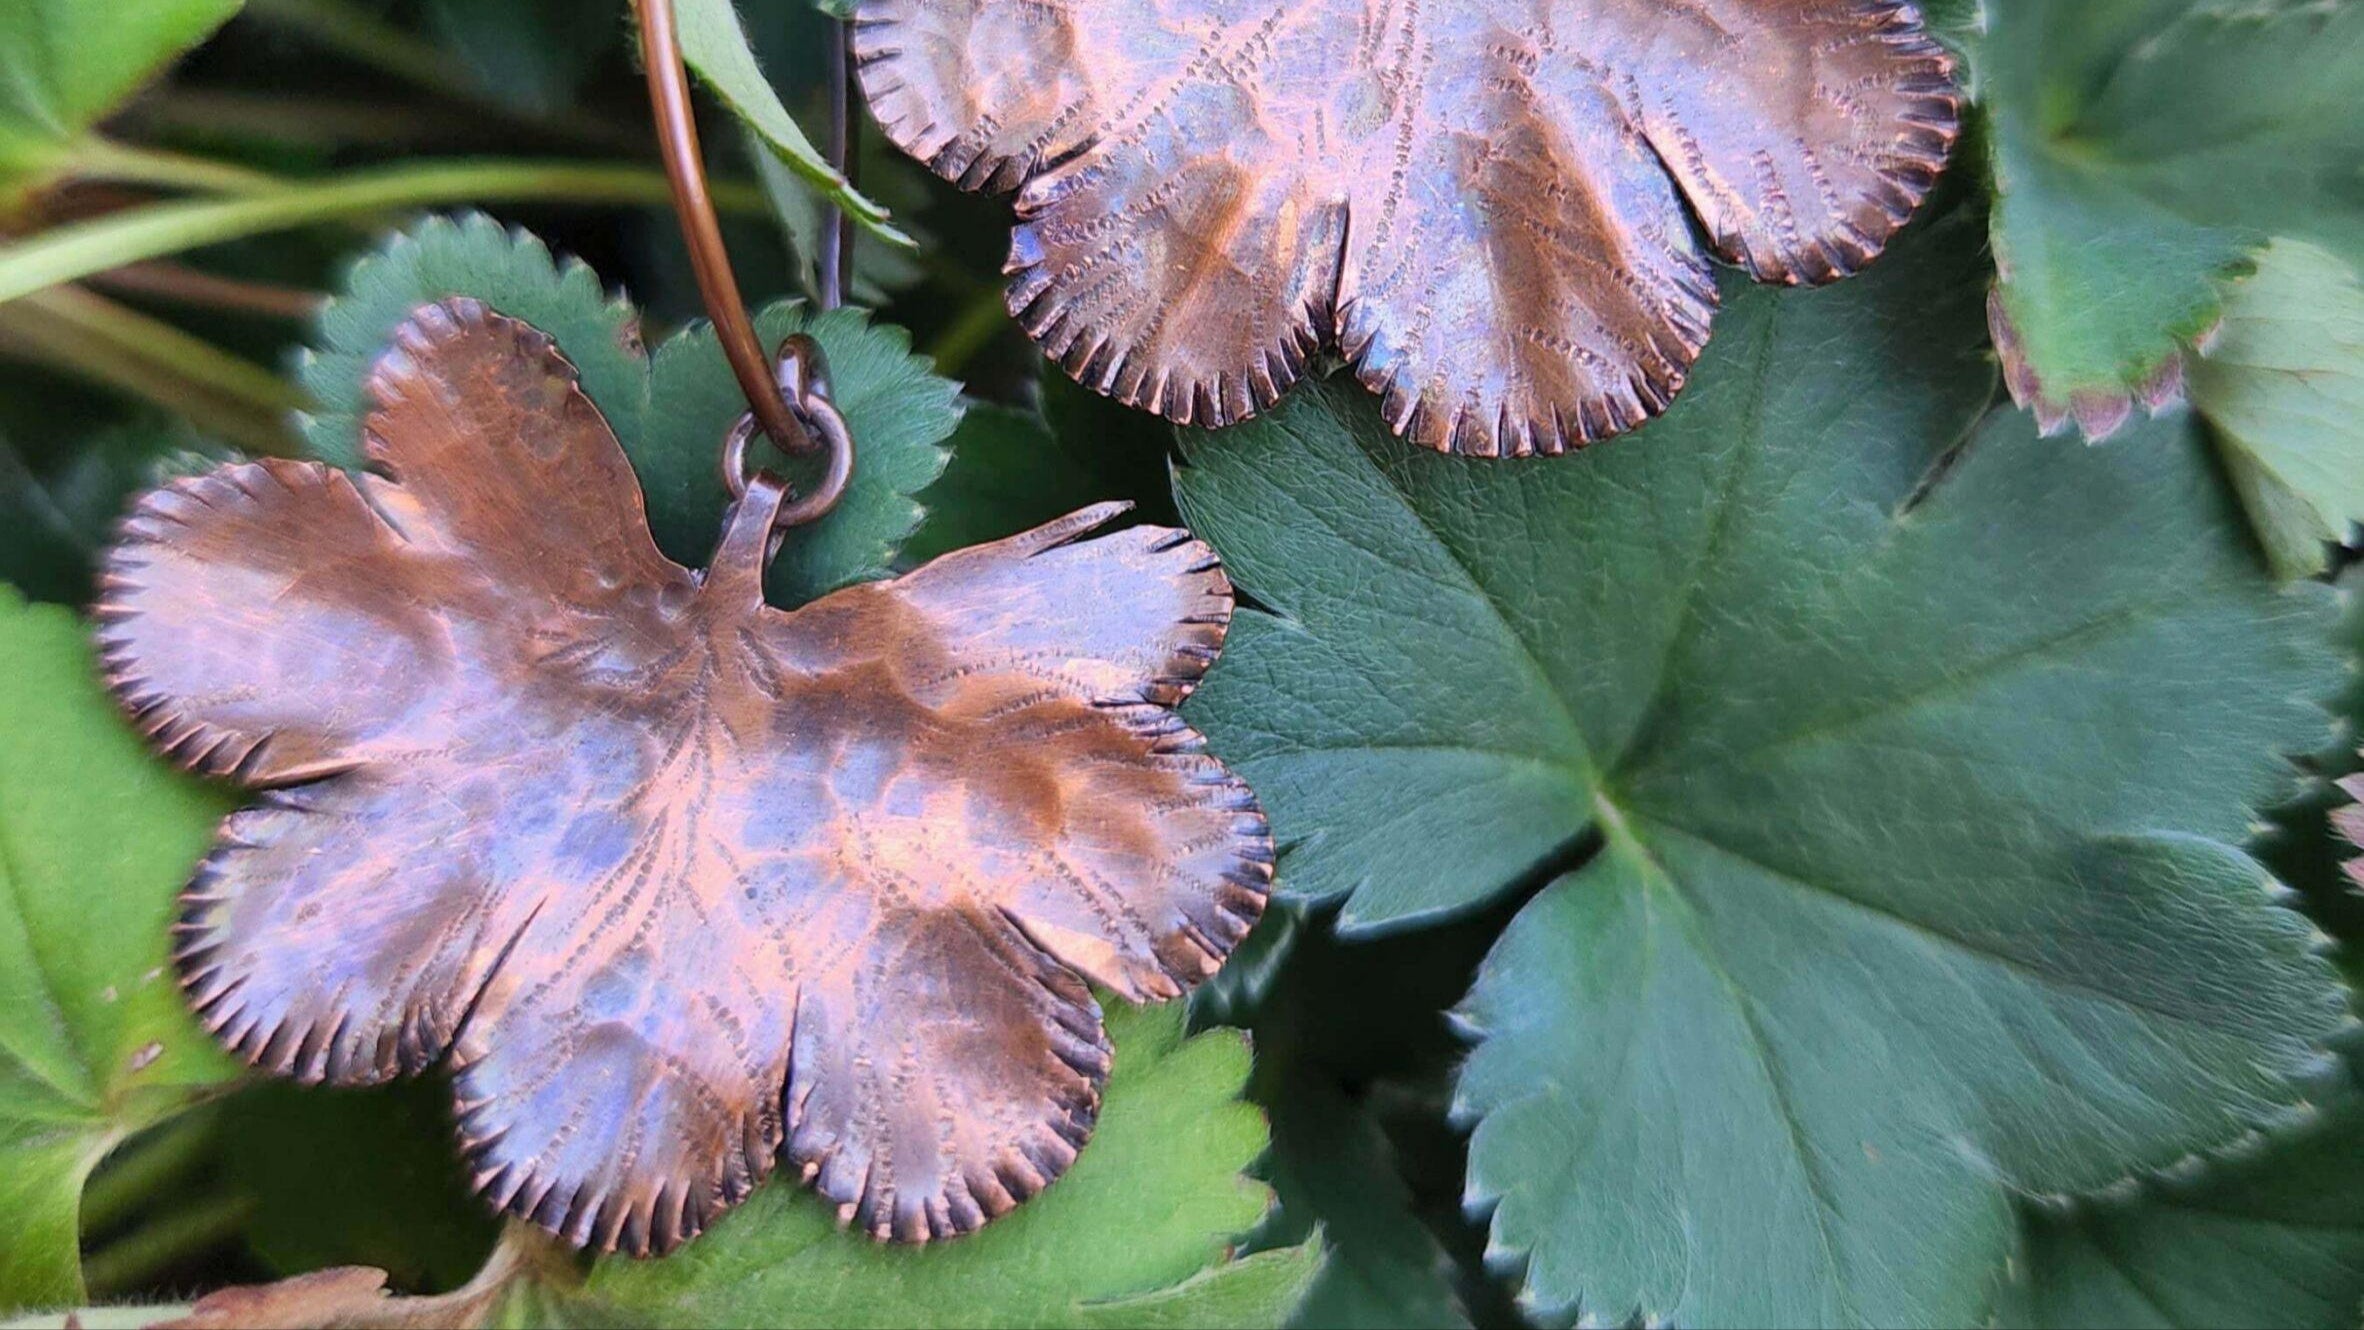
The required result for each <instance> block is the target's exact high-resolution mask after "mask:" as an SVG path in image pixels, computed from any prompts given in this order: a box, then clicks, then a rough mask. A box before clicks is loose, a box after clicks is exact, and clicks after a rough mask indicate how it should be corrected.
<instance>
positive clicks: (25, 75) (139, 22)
mask: <svg viewBox="0 0 2364 1330" xmlns="http://www.w3.org/2000/svg"><path fill="white" fill-rule="evenodd" d="M239 4H240V0H142V2H141V3H139V4H132V5H124V4H101V3H97V0H9V2H8V3H7V4H5V5H0V204H5V203H6V202H7V201H8V199H9V197H10V195H11V194H12V193H13V192H14V191H15V189H16V188H18V187H20V186H22V185H24V184H25V183H27V182H28V181H31V180H37V179H38V178H39V177H40V176H42V175H44V174H46V173H47V172H49V171H51V170H53V169H55V168H56V167H57V166H58V165H59V164H60V163H61V162H62V161H63V160H64V159H65V158H66V156H67V155H68V153H69V150H70V149H71V148H72V146H73V145H74V142H75V140H77V139H79V138H80V137H81V136H82V134H83V132H84V131H86V130H88V129H89V128H90V127H91V126H92V125H93V124H96V123H97V122H98V120H99V118H100V117H102V116H104V115H105V114H106V113H107V112H109V111H111V110H113V109H114V108H115V104H116V103H117V102H120V101H121V100H123V99H124V98H125V97H127V96H129V95H130V94H131V93H132V91H133V90H134V89H136V88H138V87H139V85H140V84H141V83H143V82H145V81H146V80H147V78H148V77H149V76H150V75H152V74H154V73H155V72H156V71H157V69H158V67H159V66H161V65H163V64H164V63H165V62H166V61H169V60H171V59H172V58H173V57H174V56H177V55H179V54H180V53H181V52H183V51H186V50H188V49H189V48H190V47H192V46H195V45H196V44H197V43H199V42H201V41H203V40H205V38H206V36H207V35H208V34H210V33H211V32H212V31H213V30H214V29H215V28H218V27H220V26H221V25H222V23H223V21H224V20H226V19H228V18H229V17H230V16H231V15H232V14H235V13H237V12H238V6H239Z"/></svg>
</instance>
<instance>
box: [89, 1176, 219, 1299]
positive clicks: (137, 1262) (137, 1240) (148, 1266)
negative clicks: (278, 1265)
mask: <svg viewBox="0 0 2364 1330" xmlns="http://www.w3.org/2000/svg"><path fill="white" fill-rule="evenodd" d="M253 1211H254V1202H253V1201H251V1200H249V1199H247V1198H246V1197H243V1196H222V1197H216V1198H213V1199H211V1200H206V1201H200V1202H198V1203H197V1204H195V1205H193V1206H190V1207H188V1208H187V1209H184V1210H179V1211H176V1212H174V1213H172V1214H169V1215H166V1216H164V1217H163V1218H161V1219H158V1220H157V1221H156V1222H154V1223H152V1224H148V1225H146V1226H144V1227H141V1228H135V1229H133V1230H132V1231H131V1232H129V1233H126V1234H124V1235H123V1236H122V1237H120V1238H117V1239H116V1240H115V1241H113V1242H110V1243H107V1244H106V1245H105V1246H102V1247H100V1248H99V1249H98V1250H96V1251H93V1252H91V1253H89V1254H88V1255H86V1256H84V1257H83V1258H82V1280H83V1283H84V1284H86V1285H87V1286H88V1287H89V1289H90V1296H91V1299H92V1300H93V1301H94V1302H96V1301H104V1300H106V1299H108V1298H114V1297H121V1296H123V1295H124V1294H126V1293H130V1292H132V1291H134V1290H136V1289H139V1288H141V1287H142V1286H144V1285H147V1284H150V1283H153V1282H155V1280H156V1279H157V1278H158V1277H160V1276H162V1275H164V1274H165V1273H167V1272H169V1271H170V1270H171V1269H172V1268H173V1267H174V1266H176V1265H179V1264H181V1263H182V1262H184V1261H187V1260H189V1259H190V1258H192V1257H195V1256H200V1255H203V1254H204V1253H205V1252H207V1251H210V1250H212V1249H213V1248H214V1247H216V1246H219V1245H220V1244H222V1243H224V1242H227V1241H229V1240H230V1239H231V1238H233V1237H235V1236H237V1234H238V1230H239V1228H240V1227H241V1226H243V1225H244V1224H245V1223H246V1220H247V1217H248V1216H249V1215H250V1214H252V1213H253Z"/></svg>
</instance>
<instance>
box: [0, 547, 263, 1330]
mask: <svg viewBox="0 0 2364 1330" xmlns="http://www.w3.org/2000/svg"><path fill="white" fill-rule="evenodd" d="M0 680H5V681H6V685H5V687H0V1215H4V1216H6V1219H5V1220H4V1221H0V1311H5V1310H7V1309H10V1308H22V1307H26V1306H41V1305H72V1304H74V1303H78V1302H80V1301H82V1293H83V1289H82V1273H81V1269H80V1265H79V1262H78V1257H77V1245H76V1244H77V1240H78V1232H77V1229H78V1223H77V1214H78V1211H79V1208H80V1203H81V1195H82V1183H83V1180H84V1179H85V1178H86V1177H87V1176H88V1175H89V1172H90V1170H91V1167H92V1166H93V1165H95V1164H96V1163H97V1162H98V1161H99V1159H100V1158H101V1157H103V1156H104V1155H105V1154H106V1153H107V1152H108V1151H109V1150H111V1149H113V1148H114V1147H115V1146H116V1145H118V1144H120V1143H121V1142H122V1141H123V1140H124V1139H125V1138H126V1137H128V1136H129V1135H131V1134H132V1133H133V1132H135V1131H138V1130H139V1129H141V1128H143V1127H146V1126H149V1125H152V1124H154V1123H156V1122H159V1121H161V1120H163V1119H164V1118H165V1117H167V1116H169V1115H170V1114H172V1113H173V1112H175V1111H177V1110H178V1109H180V1108H183V1107H185V1106H186V1105H187V1104H188V1103H189V1102H190V1101H191V1099H192V1098H193V1097H194V1096H195V1095H197V1094H199V1093H200V1092H202V1091H203V1090H204V1089H205V1088H206V1087H208V1086H211V1085H214V1084H216V1083H218V1082H220V1081H223V1080H225V1079H227V1078H228V1077H229V1076H230V1075H231V1073H232V1068H231V1067H230V1064H229V1062H228V1061H227V1060H226V1059H225V1058H223V1057H222V1055H221V1054H220V1053H219V1052H218V1051H217V1050H216V1049H215V1048H214V1046H213V1042H212V1041H211V1040H209V1039H207V1038H206V1037H205V1036H204V1035H203V1034H202V1033H201V1032H199V1031H198V1029H197V1028H196V1025H195V1023H194V1022H192V1021H191V1020H190V1019H189V1016H188V1013H187V1011H186V1010H185V1009H184V1008H183V1007H182V1005H181V999H180V990H179V988H178V986H176V985H175V984H174V983H173V980H172V977H171V975H170V974H169V973H168V972H167V970H166V968H165V951H166V927H167V924H168V923H169V921H170V919H171V916H172V902H173V897H174V896H175V895H176V894H177V893H178V892H179V891H180V888H181V885H182V884H183V883H184V882H186V881H187V880H188V876H189V870H190V867H191V866H192V865H194V864H195V863H196V861H197V858H198V856H199V855H200V854H201V853H202V852H203V850H204V848H205V846H206V844H207V842H208V841H209V840H210V839H211V838H212V835H213V828H214V824H215V823H216V822H217V821H218V820H220V818H221V816H222V814H223V813H224V812H226V811H228V806H227V804H226V803H225V801H224V800H223V798H222V797H221V795H220V794H219V793H218V792H216V791H214V790H211V789H208V788H206V787H204V786H201V785H199V784H198V783H197V782H195V781H193V780H190V779H188V778H187V777H185V776H182V775H180V774H178V773H176V772H173V771H171V770H170V769H168V768H167V767H165V766H164V765H163V764H161V763H159V762H157V761H155V760H154V759H153V758H151V757H149V756H148V754H147V753H146V751H145V750H144V749H142V747H141V746H140V742H139V740H138V739H137V738H135V737H134V736H133V735H132V733H131V730H130V728H129V727H128V726H126V725H125V724H124V723H123V721H122V718H121V716H120V715H119V714H118V713H117V711H116V709H115V706H114V704H113V703H112V702H110V701H109V700H108V699H107V697H106V695H105V694H104V693H103V692H101V691H100V689H99V685H98V682H97V676H96V674H95V672H94V670H93V667H92V663H91V652H90V646H89V643H88V639H87V638H86V636H85V632H84V627H83V624H82V621H81V620H79V619H77V618H75V617H74V616H73V615H72V614H70V613H68V612H66V611H65V610H62V609H58V608H55V607H52V606H34V607H28V606H26V605H24V604H23V603H22V602H20V601H18V600H17V599H16V597H15V595H14V593H12V592H9V591H6V590H4V589H0Z"/></svg>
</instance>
